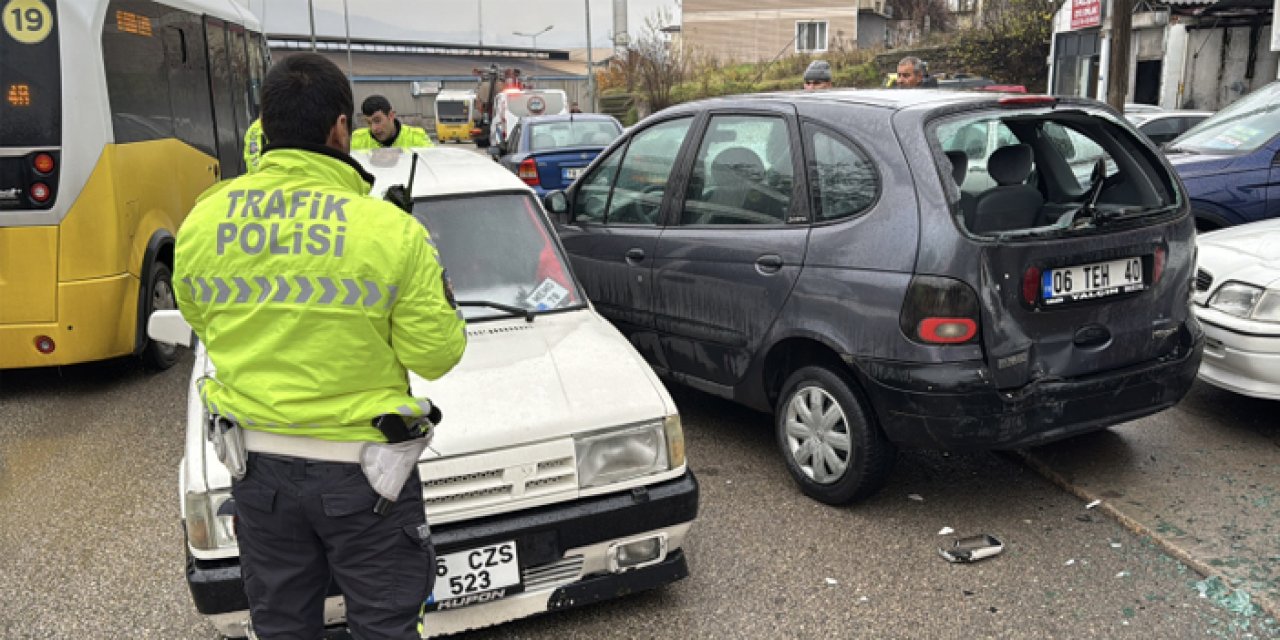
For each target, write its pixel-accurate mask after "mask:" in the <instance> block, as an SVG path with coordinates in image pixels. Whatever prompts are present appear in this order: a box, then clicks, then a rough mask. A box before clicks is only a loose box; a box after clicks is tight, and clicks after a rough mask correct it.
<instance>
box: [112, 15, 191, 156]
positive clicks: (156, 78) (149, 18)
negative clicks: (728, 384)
mask: <svg viewBox="0 0 1280 640" xmlns="http://www.w3.org/2000/svg"><path fill="white" fill-rule="evenodd" d="M111 4H112V8H113V9H115V7H116V6H119V7H120V9H119V10H113V11H112V12H110V13H109V14H108V19H107V20H106V23H105V24H104V25H103V29H102V63H103V66H104V67H105V69H106V73H107V94H108V96H109V99H110V101H111V122H112V126H113V128H114V130H115V141H116V142H117V143H124V142H142V141H145V140H159V139H161V138H172V137H173V135H174V128H173V114H172V112H170V111H169V74H168V72H167V71H166V70H165V68H164V66H162V65H158V64H156V63H155V61H156V60H164V53H165V52H164V48H165V47H164V38H163V37H162V35H163V31H161V30H160V28H159V26H158V23H159V22H160V21H159V20H158V19H156V16H154V15H150V13H151V12H155V11H158V5H152V6H148V5H145V4H140V3H124V2H113V3H111ZM126 7H127V8H128V10H125V8H126ZM144 11H146V12H148V13H143V12H144Z"/></svg>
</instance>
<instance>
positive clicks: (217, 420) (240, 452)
mask: <svg viewBox="0 0 1280 640" xmlns="http://www.w3.org/2000/svg"><path fill="white" fill-rule="evenodd" d="M205 435H206V437H208V438H209V442H211V443H213V452H214V453H216V454H217V456H218V461H219V462H221V463H222V465H223V466H225V467H226V468H227V471H228V472H229V473H230V474H231V477H232V478H234V479H235V480H243V479H244V476H245V473H246V472H247V471H248V453H247V452H246V451H245V448H244V432H243V431H241V429H240V425H239V424H237V423H236V421H234V420H232V419H230V418H228V417H226V416H220V415H217V414H210V415H209V421H208V423H207V424H206V429H205Z"/></svg>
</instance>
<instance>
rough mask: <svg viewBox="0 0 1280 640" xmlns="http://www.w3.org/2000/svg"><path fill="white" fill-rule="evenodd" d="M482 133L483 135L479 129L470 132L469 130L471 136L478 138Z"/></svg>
mask: <svg viewBox="0 0 1280 640" xmlns="http://www.w3.org/2000/svg"><path fill="white" fill-rule="evenodd" d="M482 133H484V131H482V130H481V129H479V128H475V129H472V130H471V135H473V136H478V135H480V134H482Z"/></svg>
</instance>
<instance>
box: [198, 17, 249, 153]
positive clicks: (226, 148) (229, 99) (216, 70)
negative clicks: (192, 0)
mask: <svg viewBox="0 0 1280 640" xmlns="http://www.w3.org/2000/svg"><path fill="white" fill-rule="evenodd" d="M204 35H205V41H206V45H207V47H208V49H207V50H208V55H209V86H210V88H211V89H212V90H213V122H214V129H215V131H217V134H218V161H219V163H220V164H221V166H222V174H223V177H226V178H229V177H231V176H233V175H236V174H238V173H240V172H239V171H238V170H237V169H236V167H239V166H240V165H242V164H244V156H243V155H241V153H240V145H241V144H242V143H241V141H240V140H237V139H236V138H238V137H239V131H240V129H238V128H237V127H236V118H235V115H234V114H235V107H236V100H235V94H234V93H233V91H234V89H233V85H232V84H231V61H230V56H229V55H228V52H227V28H226V23H224V22H223V21H221V20H218V19H217V18H210V17H207V16H206V17H205V19H204ZM246 126H247V125H246Z"/></svg>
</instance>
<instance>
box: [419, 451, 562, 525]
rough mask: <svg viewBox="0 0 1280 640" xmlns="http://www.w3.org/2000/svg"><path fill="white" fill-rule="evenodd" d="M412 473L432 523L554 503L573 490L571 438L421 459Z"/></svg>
mask: <svg viewBox="0 0 1280 640" xmlns="http://www.w3.org/2000/svg"><path fill="white" fill-rule="evenodd" d="M418 469H419V472H420V474H421V476H422V499H423V502H424V503H425V505H426V508H427V514H428V516H429V517H430V520H431V522H433V523H434V522H448V521H452V520H460V519H464V518H472V517H478V516H481V515H488V514H492V513H501V512H504V511H512V510H515V509H520V508H524V507H527V506H530V503H538V504H545V503H548V502H556V501H558V500H557V499H556V498H557V497H559V495H560V494H563V498H565V499H568V498H572V497H574V496H576V495H577V491H578V469H577V465H576V464H575V462H574V449H573V441H572V440H565V441H559V442H544V443H539V444H534V445H527V446H523V447H513V448H511V449H502V450H499V451H490V452H486V453H478V454H474V455H469V456H460V457H456V458H448V459H444V460H435V461H427V462H424V463H422V464H420V465H419V467H418Z"/></svg>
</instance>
